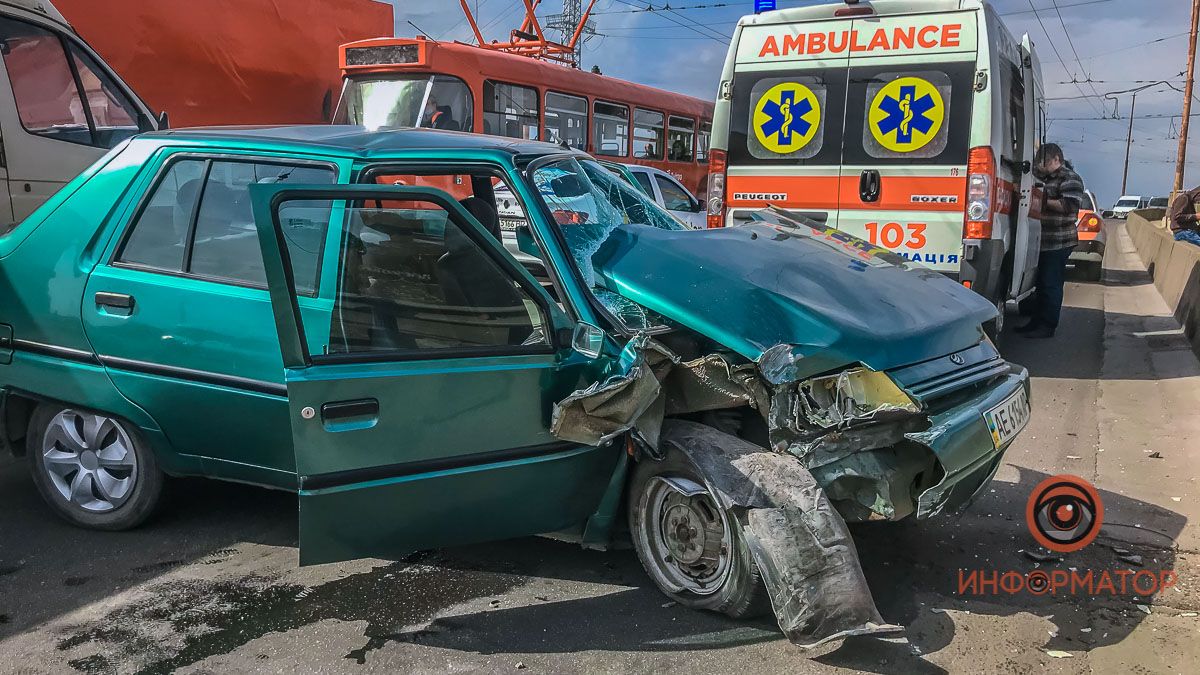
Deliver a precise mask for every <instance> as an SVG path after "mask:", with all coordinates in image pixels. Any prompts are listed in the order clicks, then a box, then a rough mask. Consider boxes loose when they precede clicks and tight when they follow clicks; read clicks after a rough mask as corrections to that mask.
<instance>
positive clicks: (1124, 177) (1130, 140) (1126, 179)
mask: <svg viewBox="0 0 1200 675" xmlns="http://www.w3.org/2000/svg"><path fill="white" fill-rule="evenodd" d="M1197 2H1200V0H1197ZM1136 109H1137V92H1136V91H1135V92H1133V101H1132V102H1131V103H1130V104H1129V137H1128V138H1127V139H1126V140H1125V172H1124V173H1122V174H1121V196H1122V197H1124V196H1125V195H1127V194H1129V192H1128V191H1127V190H1126V189H1125V188H1126V185H1127V184H1128V183H1129V148H1130V147H1131V146H1132V145H1133V111H1134V110H1136Z"/></svg>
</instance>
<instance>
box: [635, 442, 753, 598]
mask: <svg viewBox="0 0 1200 675" xmlns="http://www.w3.org/2000/svg"><path fill="white" fill-rule="evenodd" d="M628 505H629V529H630V534H631V535H632V537H633V547H634V550H635V551H636V552H637V555H638V558H639V559H640V560H641V563H642V566H643V567H644V568H645V569H646V572H647V573H648V574H649V575H650V578H651V579H652V580H653V581H654V584H655V585H656V586H658V588H659V590H661V591H662V592H663V593H665V594H666V595H667V596H669V597H670V598H671V599H672V600H675V601H676V602H678V603H680V604H681V605H685V606H688V607H693V608H696V609H708V610H712V611H716V612H722V613H724V614H727V615H729V616H731V617H734V618H749V617H753V616H758V615H760V614H763V613H765V612H766V611H768V610H769V609H770V601H769V599H768V598H767V593H766V587H765V585H764V584H763V579H762V576H761V574H760V573H759V570H758V567H757V566H756V565H755V563H754V559H753V557H752V556H751V554H750V550H749V548H748V547H747V546H746V543H745V540H744V537H743V534H742V529H741V526H740V525H739V524H738V522H737V521H736V520H735V519H734V518H733V517H731V516H730V515H729V514H727V513H726V512H725V510H724V509H722V508H721V507H720V505H719V504H718V503H717V501H716V500H715V499H714V498H713V496H712V495H711V494H709V492H708V490H707V489H706V488H705V487H704V483H703V479H702V478H701V477H700V476H699V474H698V472H697V471H696V470H695V469H694V468H693V467H692V466H691V465H690V463H689V462H687V460H686V459H685V458H683V457H682V455H681V454H680V453H678V452H676V451H674V450H672V451H670V452H669V453H668V455H667V458H666V459H665V460H663V461H654V460H649V459H647V460H643V461H641V462H639V463H638V465H637V466H636V467H635V469H634V471H633V476H632V479H631V481H630V486H629V502H628Z"/></svg>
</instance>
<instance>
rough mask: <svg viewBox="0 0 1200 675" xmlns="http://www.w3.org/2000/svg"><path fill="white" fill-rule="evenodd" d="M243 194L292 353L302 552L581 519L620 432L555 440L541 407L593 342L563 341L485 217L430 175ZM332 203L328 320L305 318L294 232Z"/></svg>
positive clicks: (385, 551) (320, 217)
mask: <svg viewBox="0 0 1200 675" xmlns="http://www.w3.org/2000/svg"><path fill="white" fill-rule="evenodd" d="M251 197H252V200H253V202H254V212H255V221H256V224H257V227H258V232H259V239H260V243H261V245H262V249H263V255H264V262H265V267H266V272H267V280H268V283H269V286H270V295H271V302H272V305H273V311H274V315H275V322H276V325H277V327H278V330H279V343H280V349H281V351H282V354H283V362H284V367H285V378H286V383H287V393H288V402H289V409H290V416H291V424H292V431H293V433H292V437H293V442H294V444H295V453H296V471H297V474H298V481H299V494H300V561H301V563H302V564H314V563H324V562H333V561H338V560H346V559H352V558H361V557H381V558H388V557H398V556H402V555H405V554H407V553H409V552H412V551H415V550H420V549H425V548H433V547H440V546H446V545H452V544H463V543H470V542H478V541H484V540H492V539H503V538H509V537H516V536H523V535H530V534H537V533H543V532H553V531H559V530H562V529H565V528H569V527H571V526H575V525H578V524H581V523H583V522H584V521H586V520H587V518H588V516H589V515H591V514H592V513H593V512H594V511H595V510H596V506H597V504H598V503H599V501H600V499H601V496H602V494H603V492H604V490H605V488H606V487H607V484H608V483H609V480H610V477H611V476H612V474H613V472H614V471H615V470H617V468H618V460H619V458H620V455H621V453H622V449H621V448H619V447H614V446H604V447H590V446H581V445H579V444H575V443H565V442H562V441H559V440H558V439H556V438H554V437H553V436H552V435H551V433H550V431H549V424H550V413H551V410H552V406H553V404H554V402H555V401H557V400H559V399H561V398H563V397H564V396H566V395H567V394H569V393H570V392H572V391H574V390H576V389H579V388H581V387H586V386H587V385H588V384H589V383H590V382H589V378H591V377H593V375H592V374H593V373H595V372H598V367H599V366H601V365H602V364H599V363H598V359H599V358H600V357H597V356H595V355H585V354H583V353H580V352H578V351H575V350H572V348H571V345H570V342H571V340H570V338H569V335H570V334H571V329H572V327H573V324H572V322H571V321H570V320H569V319H568V317H567V316H566V314H565V313H564V312H563V310H562V309H561V308H560V307H559V306H558V305H557V304H556V303H554V302H553V300H552V299H551V298H550V297H549V296H548V295H547V293H546V292H545V290H543V289H542V288H541V286H539V285H538V284H537V282H535V281H534V279H533V278H532V277H531V276H530V275H529V273H528V272H526V271H525V270H524V269H523V268H522V267H521V266H520V265H518V264H517V263H516V262H515V261H513V259H512V258H511V257H510V256H509V255H508V253H506V252H505V251H504V249H503V246H502V245H501V244H500V243H499V242H497V241H496V240H495V238H493V237H492V236H491V235H490V234H488V232H487V231H485V229H484V228H483V227H482V226H481V225H480V224H479V222H478V221H476V220H475V219H474V218H473V217H472V216H471V215H470V214H469V213H468V212H467V211H466V210H465V209H464V208H463V207H462V206H461V205H460V204H459V203H458V202H456V201H454V199H453V198H451V197H450V196H449V195H448V194H446V193H444V192H442V191H439V190H435V189H430V188H413V187H393V186H346V185H343V186H336V187H330V186H288V185H255V186H252V187H251ZM325 219H328V222H330V223H331V228H330V229H331V230H333V231H335V232H336V233H337V234H336V235H333V236H330V237H329V242H330V244H329V245H330V246H334V245H335V244H334V242H336V246H337V247H338V250H337V252H336V255H332V254H330V255H325V256H324V264H325V265H334V264H336V266H337V270H336V289H335V290H334V291H332V292H331V293H330V296H331V297H329V298H328V301H329V313H328V318H329V320H328V321H327V322H324V321H323V322H321V324H322V325H304V323H303V322H302V321H301V316H300V313H299V311H298V310H297V303H296V290H295V284H294V283H293V280H292V271H291V270H292V266H291V263H290V258H289V247H292V246H295V244H294V243H293V242H292V241H291V240H290V238H289V232H291V231H293V230H294V229H295V228H297V227H300V228H303V227H305V223H313V224H314V225H315V224H320V225H322V226H323V225H324V222H325ZM326 271H327V272H328V270H326ZM310 323H311V320H310Z"/></svg>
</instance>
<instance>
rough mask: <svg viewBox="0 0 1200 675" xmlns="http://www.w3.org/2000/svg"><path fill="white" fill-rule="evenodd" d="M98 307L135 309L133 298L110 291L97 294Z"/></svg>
mask: <svg viewBox="0 0 1200 675" xmlns="http://www.w3.org/2000/svg"><path fill="white" fill-rule="evenodd" d="M96 306H98V307H112V308H114V309H127V310H132V309H133V296H132V295H126V294H125V293H109V292H108V291H100V292H99V293H96Z"/></svg>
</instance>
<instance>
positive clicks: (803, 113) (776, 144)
mask: <svg viewBox="0 0 1200 675" xmlns="http://www.w3.org/2000/svg"><path fill="white" fill-rule="evenodd" d="M733 88H734V90H735V91H745V92H749V96H742V95H739V96H735V97H734V99H733V103H732V105H731V110H730V118H729V119H730V123H729V155H730V157H729V161H730V163H732V164H792V165H795V164H826V165H832V164H838V163H840V162H841V150H842V148H841V145H842V119H843V118H844V117H845V115H846V69H845V68H829V69H825V70H804V71H798V72H796V73H781V72H779V71H773V72H769V73H758V72H744V73H739V74H737V75H736V76H735V77H734V84H733Z"/></svg>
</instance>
